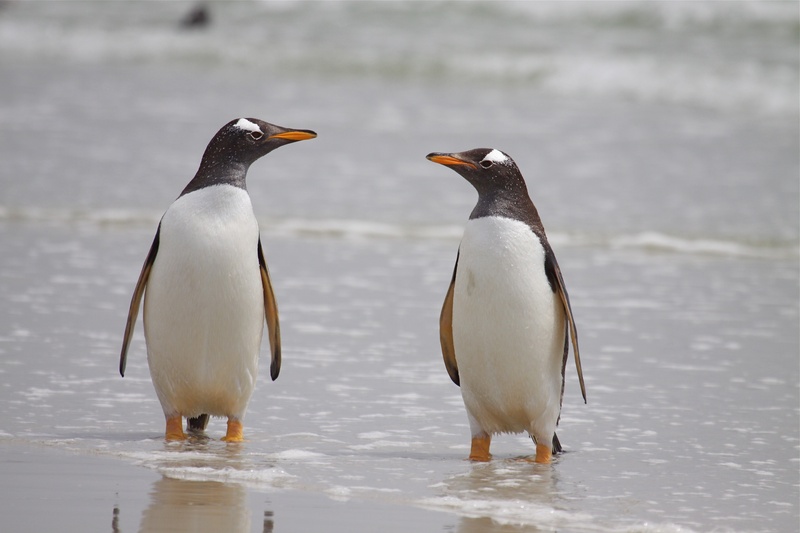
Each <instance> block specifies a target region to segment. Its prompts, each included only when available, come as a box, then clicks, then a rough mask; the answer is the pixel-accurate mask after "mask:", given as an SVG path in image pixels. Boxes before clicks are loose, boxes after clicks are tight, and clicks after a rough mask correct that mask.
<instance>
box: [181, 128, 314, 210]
mask: <svg viewBox="0 0 800 533" xmlns="http://www.w3.org/2000/svg"><path fill="white" fill-rule="evenodd" d="M316 136H317V134H316V133H314V132H313V131H311V130H296V129H291V128H284V127H282V126H276V125H274V124H270V123H268V122H264V121H263V120H259V119H256V118H238V119H234V120H231V121H230V122H228V123H227V124H225V125H224V126H223V127H222V128H221V129H220V130H219V131H218V132H217V134H216V135H214V137H213V138H212V139H211V142H209V143H208V147H206V151H205V153H204V154H203V159H202V161H201V162H200V168H199V169H198V171H197V174H196V175H195V177H194V179H193V180H192V181H191V182H190V183H189V185H187V186H186V189H184V191H183V193H182V194H186V193H187V192H191V191H193V190H196V189H200V188H203V187H208V186H210V185H218V184H222V183H228V184H231V185H235V186H237V187H242V188H244V187H245V181H244V180H245V177H246V175H247V170H248V169H249V168H250V165H251V164H253V163H254V162H255V161H256V160H258V159H259V158H261V157H263V156H265V155H267V154H268V153H270V152H271V151H273V150H274V149H276V148H278V147H280V146H283V145H285V144H289V143H293V142H296V141H304V140H306V139H313V138H314V137H316Z"/></svg>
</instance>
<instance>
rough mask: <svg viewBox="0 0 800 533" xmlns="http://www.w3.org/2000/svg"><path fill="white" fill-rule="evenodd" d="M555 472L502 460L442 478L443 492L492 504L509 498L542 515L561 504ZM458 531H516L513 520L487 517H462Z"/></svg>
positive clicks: (533, 528) (502, 504) (519, 461)
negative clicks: (511, 521) (506, 520)
mask: <svg viewBox="0 0 800 533" xmlns="http://www.w3.org/2000/svg"><path fill="white" fill-rule="evenodd" d="M557 485H558V472H557V471H556V470H554V469H552V468H540V467H539V466H538V465H531V464H529V463H528V462H527V461H525V460H524V459H523V458H519V459H516V460H515V459H510V460H504V461H500V462H497V463H492V464H488V465H485V466H483V467H481V468H474V469H472V470H470V471H469V473H467V474H459V475H456V476H453V477H450V478H448V479H445V480H444V488H443V492H442V495H443V496H454V497H456V498H458V499H460V500H464V501H472V502H473V503H474V502H484V503H486V504H488V505H489V506H490V507H492V504H493V505H494V506H500V507H505V506H506V505H510V502H521V503H522V504H524V505H525V507H527V508H528V509H529V510H530V511H531V512H536V510H537V509H539V510H540V511H541V512H542V513H543V514H544V515H546V514H547V513H548V512H549V511H551V510H553V509H558V508H561V507H562V506H563V505H564V502H563V500H562V499H561V498H560V497H559V496H558V490H557ZM551 530H552V529H551V528H550V527H547V526H543V527H542V528H541V529H540V528H538V527H536V526H532V525H527V526H526V527H525V531H530V532H531V533H538V532H540V531H541V532H544V531H551ZM456 531H457V532H458V533H512V532H518V531H520V528H519V526H518V525H516V524H511V525H508V524H507V525H503V524H500V523H498V522H495V521H494V520H492V519H491V518H490V517H486V516H479V517H462V518H461V519H460V521H459V523H458V527H457V529H456Z"/></svg>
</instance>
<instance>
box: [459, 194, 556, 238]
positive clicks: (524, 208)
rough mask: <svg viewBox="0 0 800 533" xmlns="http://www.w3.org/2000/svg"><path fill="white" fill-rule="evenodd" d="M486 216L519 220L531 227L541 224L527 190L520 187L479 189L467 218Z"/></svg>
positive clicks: (538, 226)
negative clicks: (476, 198)
mask: <svg viewBox="0 0 800 533" xmlns="http://www.w3.org/2000/svg"><path fill="white" fill-rule="evenodd" d="M488 216H496V217H505V218H511V219H514V220H520V221H522V222H525V223H527V224H528V225H529V226H531V227H537V228H540V227H541V225H542V223H541V220H540V219H539V213H538V212H537V210H536V206H534V205H533V202H532V201H531V199H530V196H528V191H527V190H526V189H525V188H520V187H515V188H513V189H493V190H487V191H479V192H478V203H477V204H476V205H475V208H474V209H473V210H472V213H471V214H470V216H469V218H470V220H472V219H476V218H482V217H488Z"/></svg>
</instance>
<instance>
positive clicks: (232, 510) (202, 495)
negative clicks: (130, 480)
mask: <svg viewBox="0 0 800 533" xmlns="http://www.w3.org/2000/svg"><path fill="white" fill-rule="evenodd" d="M247 500H248V498H247V491H246V490H245V488H244V487H242V486H240V485H236V484H227V483H219V482H216V481H184V480H179V479H171V478H168V477H164V478H162V479H160V480H158V481H156V482H155V483H153V488H152V490H151V491H150V505H149V506H148V508H147V509H145V510H144V512H143V513H142V521H141V524H140V525H139V531H140V532H142V533H153V532H160V531H165V532H166V531H173V532H182V531H186V532H198V533H202V532H207V533H211V532H214V533H217V532H220V531H226V532H231V533H239V532H249V531H250V506H249V504H248V501H247ZM268 515H269V516H270V520H269V526H268V525H267V520H266V518H265V521H264V531H267V532H269V531H272V519H271V513H269V512H267V513H265V517H266V516H268Z"/></svg>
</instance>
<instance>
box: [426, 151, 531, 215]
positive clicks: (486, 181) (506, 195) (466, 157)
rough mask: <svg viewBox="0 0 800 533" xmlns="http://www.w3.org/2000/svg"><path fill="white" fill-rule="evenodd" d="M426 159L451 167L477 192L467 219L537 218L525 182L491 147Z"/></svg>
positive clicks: (513, 165)
mask: <svg viewBox="0 0 800 533" xmlns="http://www.w3.org/2000/svg"><path fill="white" fill-rule="evenodd" d="M427 157H428V159H430V160H431V161H433V162H434V163H439V164H440V165H445V166H448V167H450V168H452V169H453V170H455V171H456V172H458V173H459V174H461V176H463V177H464V178H465V179H466V180H467V181H468V182H470V183H471V184H472V186H473V187H475V189H476V190H477V191H478V204H477V205H476V206H475V209H474V210H473V211H472V215H471V216H470V218H479V217H482V216H488V215H502V216H508V217H511V218H515V219H519V220H525V221H529V222H532V221H534V220H535V219H538V214H537V213H536V208H535V207H534V205H533V202H531V199H530V197H529V196H528V188H527V186H526V185H525V179H524V178H523V177H522V173H521V172H520V171H519V168H517V164H516V163H514V160H513V159H511V157H509V156H508V154H505V153H503V152H501V151H500V150H496V149H494V148H475V149H473V150H467V151H466V152H457V153H441V152H434V153H431V154H428V156H427Z"/></svg>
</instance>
